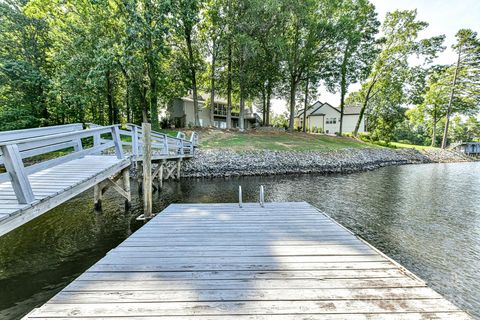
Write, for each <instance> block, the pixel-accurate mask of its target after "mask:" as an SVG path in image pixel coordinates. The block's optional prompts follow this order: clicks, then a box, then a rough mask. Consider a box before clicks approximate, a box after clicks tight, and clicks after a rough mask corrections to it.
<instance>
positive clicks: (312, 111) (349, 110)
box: [297, 101, 362, 117]
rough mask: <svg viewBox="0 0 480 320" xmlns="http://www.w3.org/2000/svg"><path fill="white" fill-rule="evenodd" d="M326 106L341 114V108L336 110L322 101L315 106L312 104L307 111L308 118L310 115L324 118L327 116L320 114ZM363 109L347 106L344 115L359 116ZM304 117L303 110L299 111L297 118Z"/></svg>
mask: <svg viewBox="0 0 480 320" xmlns="http://www.w3.org/2000/svg"><path fill="white" fill-rule="evenodd" d="M325 106H327V107H330V108H332V109H333V110H335V111H337V112H338V113H340V108H335V107H334V106H332V105H331V104H329V103H328V102H325V103H322V102H320V101H317V102H315V103H314V104H312V105H311V106H310V108H309V109H308V110H307V116H310V115H312V116H323V115H325V114H324V113H322V112H319V110H320V109H321V108H322V107H325ZM361 109H362V108H361V107H357V106H345V109H344V110H343V114H345V115H357V114H360V110H361ZM302 115H303V109H302V110H300V111H298V113H297V117H300V116H302Z"/></svg>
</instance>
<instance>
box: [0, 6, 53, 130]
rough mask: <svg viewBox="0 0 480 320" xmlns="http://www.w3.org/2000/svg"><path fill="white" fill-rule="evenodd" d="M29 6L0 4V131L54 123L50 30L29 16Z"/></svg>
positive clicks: (41, 21)
mask: <svg viewBox="0 0 480 320" xmlns="http://www.w3.org/2000/svg"><path fill="white" fill-rule="evenodd" d="M26 3H27V1H25V0H6V1H2V2H0V17H1V18H0V130H8V129H18V128H26V127H32V126H39V125H48V124H50V123H51V119H50V118H51V114H50V112H49V110H48V102H49V101H48V98H49V97H48V92H49V90H50V86H51V81H50V76H51V71H52V66H51V63H50V62H49V59H48V50H49V48H50V46H51V41H50V37H49V27H48V24H47V23H46V22H45V21H44V20H42V19H38V18H36V17H28V16H27V15H25V12H24V6H25V5H26Z"/></svg>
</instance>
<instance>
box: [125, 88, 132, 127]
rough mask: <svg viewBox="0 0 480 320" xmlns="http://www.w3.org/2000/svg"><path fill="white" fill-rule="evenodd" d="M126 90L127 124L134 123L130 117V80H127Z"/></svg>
mask: <svg viewBox="0 0 480 320" xmlns="http://www.w3.org/2000/svg"><path fill="white" fill-rule="evenodd" d="M126 83H127V85H126V88H125V113H126V114H127V123H132V118H131V116H130V83H129V81H128V79H127V80H126Z"/></svg>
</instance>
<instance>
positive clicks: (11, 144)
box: [0, 123, 198, 204]
mask: <svg viewBox="0 0 480 320" xmlns="http://www.w3.org/2000/svg"><path fill="white" fill-rule="evenodd" d="M87 127H88V128H87V129H85V130H84V129H83V125H82V124H81V123H76V124H70V125H60V126H51V127H45V128H34V129H25V130H14V131H5V132H0V165H3V166H4V167H5V170H6V172H4V173H0V183H2V182H8V181H10V182H11V183H12V187H13V190H14V192H15V196H16V198H17V200H18V203H21V204H29V203H32V202H34V201H35V196H34V194H33V191H32V186H31V184H30V181H29V178H28V176H29V175H31V174H33V173H35V172H38V171H41V170H44V169H48V168H51V167H54V166H56V165H59V164H62V163H65V162H68V161H72V160H75V159H79V158H82V157H84V156H86V155H93V154H102V153H105V152H107V150H111V149H113V150H114V153H115V155H116V156H117V158H118V159H124V158H125V157H126V155H125V152H124V148H123V146H130V147H131V152H132V154H131V155H132V156H133V157H134V159H135V160H138V158H139V157H141V155H142V128H141V127H140V126H137V125H134V124H128V125H127V129H126V130H123V129H121V127H120V125H110V126H99V125H95V124H87ZM121 136H124V139H122V138H121ZM82 139H83V140H82ZM151 140H152V151H153V153H155V154H156V155H159V156H160V157H165V158H168V157H183V156H186V155H189V156H193V154H194V152H195V147H196V146H197V143H198V135H197V134H196V133H193V134H192V136H191V137H190V139H189V140H187V139H186V138H185V135H184V134H183V133H179V134H178V135H177V137H171V136H169V135H167V134H164V133H161V132H155V131H152V133H151ZM71 149H73V151H72V150H71ZM59 150H69V152H68V153H67V154H65V155H61V156H57V157H55V158H53V159H52V158H51V157H45V158H48V159H42V158H39V159H36V160H37V161H36V162H33V164H30V165H28V166H27V165H26V164H28V163H26V162H25V161H24V159H26V158H31V157H34V156H40V155H43V154H48V153H51V152H55V151H59ZM109 152H110V151H109ZM30 162H31V161H30ZM30 162H29V163H30Z"/></svg>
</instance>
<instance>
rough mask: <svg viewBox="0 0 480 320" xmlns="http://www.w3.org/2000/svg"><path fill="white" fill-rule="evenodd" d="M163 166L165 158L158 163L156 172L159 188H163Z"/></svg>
mask: <svg viewBox="0 0 480 320" xmlns="http://www.w3.org/2000/svg"><path fill="white" fill-rule="evenodd" d="M164 166H165V160H162V162H161V163H160V171H159V172H158V183H159V187H160V189H162V188H163V167H164Z"/></svg>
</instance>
